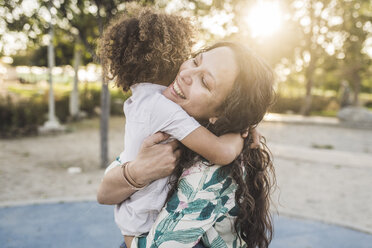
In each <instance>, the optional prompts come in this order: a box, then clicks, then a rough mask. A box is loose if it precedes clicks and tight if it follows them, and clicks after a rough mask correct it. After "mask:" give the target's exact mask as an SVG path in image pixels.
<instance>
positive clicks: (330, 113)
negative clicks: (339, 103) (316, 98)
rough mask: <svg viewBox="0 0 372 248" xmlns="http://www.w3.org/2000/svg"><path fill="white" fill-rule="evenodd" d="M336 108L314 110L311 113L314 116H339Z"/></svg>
mask: <svg viewBox="0 0 372 248" xmlns="http://www.w3.org/2000/svg"><path fill="white" fill-rule="evenodd" d="M337 112H338V111H336V110H323V111H313V112H311V113H310V115H313V116H324V117H337Z"/></svg>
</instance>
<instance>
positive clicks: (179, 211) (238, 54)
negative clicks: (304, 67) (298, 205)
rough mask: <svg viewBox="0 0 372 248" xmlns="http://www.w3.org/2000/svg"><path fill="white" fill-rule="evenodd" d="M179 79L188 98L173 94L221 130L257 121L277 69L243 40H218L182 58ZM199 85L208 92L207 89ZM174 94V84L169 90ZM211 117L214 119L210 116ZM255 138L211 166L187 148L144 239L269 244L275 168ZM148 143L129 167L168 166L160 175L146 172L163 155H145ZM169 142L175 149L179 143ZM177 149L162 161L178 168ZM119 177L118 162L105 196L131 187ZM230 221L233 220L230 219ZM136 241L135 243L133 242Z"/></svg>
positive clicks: (110, 198) (168, 243)
mask: <svg viewBox="0 0 372 248" xmlns="http://www.w3.org/2000/svg"><path fill="white" fill-rule="evenodd" d="M176 80H177V82H178V84H180V86H181V88H182V90H183V91H184V94H185V95H187V96H188V97H187V100H185V99H182V98H177V97H174V99H172V98H170V99H171V100H173V101H175V102H176V103H178V104H179V105H180V106H181V107H182V108H183V109H184V110H185V111H186V112H188V113H189V114H190V115H193V116H196V117H198V116H200V119H199V121H200V122H201V123H203V124H204V125H205V126H206V127H207V128H208V129H209V130H210V131H212V132H213V133H215V134H216V135H222V134H225V133H229V132H244V130H245V129H246V127H254V126H255V125H257V124H258V123H259V122H260V121H261V120H262V118H263V116H264V114H265V113H266V110H267V108H268V107H269V105H270V104H271V102H272V99H273V73H272V70H271V69H270V68H269V67H268V66H267V65H266V64H265V63H264V62H262V60H261V59H259V58H258V57H257V56H256V55H254V54H253V53H252V52H251V51H250V50H248V49H246V48H245V47H243V46H241V45H239V44H237V43H230V42H223V43H217V44H216V45H214V46H212V47H210V48H208V49H206V50H205V51H203V52H201V53H199V54H198V55H197V56H196V57H195V58H193V59H191V60H188V61H186V62H184V63H183V64H182V65H181V67H180V70H179V73H178V75H177V78H176ZM201 87H205V88H206V89H207V93H203V94H202V92H201ZM203 92H205V91H203ZM170 93H171V89H170V88H168V89H167V90H166V91H165V92H164V94H170ZM169 97H172V95H169ZM208 119H209V121H210V122H209V123H205V122H204V120H208ZM158 139H159V137H158ZM249 144H250V141H249V139H248V140H246V141H245V144H244V148H243V151H242V153H241V154H240V156H239V157H238V158H237V159H236V160H235V161H233V162H232V163H231V164H230V165H227V166H224V167H220V166H218V165H210V164H208V163H207V162H206V161H204V160H203V159H202V158H200V157H197V156H196V154H193V153H192V152H191V151H187V152H184V153H183V156H182V158H181V161H180V163H179V165H178V166H177V167H176V170H175V172H174V176H175V177H176V179H177V180H175V183H174V185H173V188H172V190H171V191H170V195H169V196H170V198H169V202H168V203H167V204H166V206H165V208H163V210H162V212H161V214H160V215H159V217H158V219H157V221H156V223H155V225H154V226H153V228H152V230H151V231H150V233H149V235H148V237H147V240H146V239H144V238H142V239H139V241H140V242H139V246H140V247H144V246H143V245H144V243H145V244H146V246H147V247H158V246H159V247H192V246H193V245H195V244H196V243H197V242H198V241H199V240H200V239H202V241H203V243H204V244H205V245H207V246H211V247H244V246H246V247H268V245H269V243H270V240H271V233H272V226H271V220H270V214H269V192H270V188H271V186H272V184H271V183H270V177H269V173H270V172H273V167H272V163H271V160H270V156H269V154H268V152H267V151H266V150H264V149H254V150H253V149H249ZM147 147H150V148H152V144H149V141H147V142H145V144H144V146H143V147H142V150H141V152H140V154H139V155H138V156H137V159H136V160H135V161H133V163H136V166H132V167H131V168H133V171H132V172H131V174H132V175H133V177H134V179H135V180H138V181H137V183H144V182H148V181H150V180H153V179H155V178H154V177H157V176H159V175H165V174H167V173H169V170H165V171H164V170H162V169H159V171H160V173H156V175H155V174H153V175H150V176H149V175H143V173H142V175H141V172H140V171H139V169H140V168H144V167H145V168H146V166H149V164H150V163H149V164H147V162H148V160H149V159H156V160H159V156H154V157H151V156H147V155H144V154H145V153H144V152H143V150H146V148H147ZM169 147H171V148H172V149H175V148H176V145H175V144H171V145H168V148H167V149H170V148H169ZM177 153H179V151H176V154H175V156H173V158H172V159H170V160H168V161H166V163H164V164H167V166H165V167H166V168H167V169H169V168H172V166H169V165H173V163H174V160H175V158H176V157H177V155H178V154H177ZM167 157H169V156H168V155H167ZM158 162H160V161H158ZM138 163H139V164H141V163H142V164H143V166H142V167H139V166H138ZM152 164H154V163H152ZM162 166H163V165H162ZM185 168H186V169H187V170H184V169H185ZM115 169H116V168H115ZM151 170H153V168H151ZM151 170H150V168H149V170H147V172H150V171H151ZM139 175H141V176H139ZM120 176H121V171H120V169H116V170H115V171H114V170H112V171H110V172H109V173H107V175H106V176H105V178H104V180H103V182H102V184H101V186H100V189H99V192H98V201H99V202H101V203H109V204H110V203H111V204H112V203H117V202H121V201H123V200H125V199H126V198H127V197H128V196H129V195H130V194H131V190H130V189H128V187H126V186H125V185H124V183H123V182H122V178H121V177H120ZM207 179H208V180H207ZM185 185H186V186H185ZM177 186H178V188H177ZM106 193H110V194H109V195H106ZM230 222H233V223H234V224H233V225H228V223H230ZM136 245H137V242H133V243H132V247H133V246H136Z"/></svg>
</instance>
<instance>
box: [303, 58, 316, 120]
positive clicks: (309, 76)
mask: <svg viewBox="0 0 372 248" xmlns="http://www.w3.org/2000/svg"><path fill="white" fill-rule="evenodd" d="M314 60H315V58H314V56H313V55H311V58H310V61H309V66H308V67H307V68H306V74H305V75H306V95H305V98H304V101H303V105H302V107H301V110H300V114H301V115H309V114H310V110H311V103H312V89H313V84H314V80H313V75H314V69H315V66H314V65H315V61H314Z"/></svg>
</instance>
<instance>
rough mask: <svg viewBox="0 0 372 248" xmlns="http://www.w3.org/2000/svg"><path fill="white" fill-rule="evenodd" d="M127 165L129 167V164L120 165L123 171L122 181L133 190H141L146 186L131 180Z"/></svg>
mask: <svg viewBox="0 0 372 248" xmlns="http://www.w3.org/2000/svg"><path fill="white" fill-rule="evenodd" d="M128 165H129V162H125V163H124V164H122V165H121V168H122V170H123V173H122V174H123V178H124V181H125V182H126V183H127V184H128V185H129V186H130V188H131V189H133V190H141V189H143V188H144V187H146V186H147V184H138V183H136V181H134V180H133V178H132V177H131V175H130V173H129V171H128Z"/></svg>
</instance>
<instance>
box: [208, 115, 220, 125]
mask: <svg viewBox="0 0 372 248" xmlns="http://www.w3.org/2000/svg"><path fill="white" fill-rule="evenodd" d="M217 120H218V117H211V118H209V123H212V124H214V123H215V122H216V121H217Z"/></svg>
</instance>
